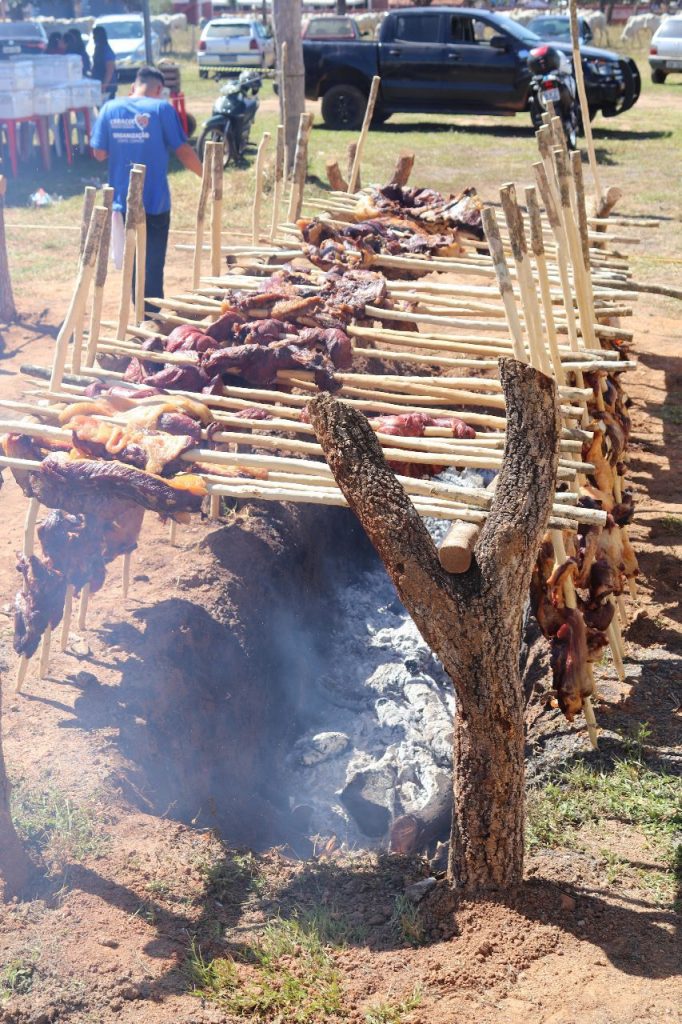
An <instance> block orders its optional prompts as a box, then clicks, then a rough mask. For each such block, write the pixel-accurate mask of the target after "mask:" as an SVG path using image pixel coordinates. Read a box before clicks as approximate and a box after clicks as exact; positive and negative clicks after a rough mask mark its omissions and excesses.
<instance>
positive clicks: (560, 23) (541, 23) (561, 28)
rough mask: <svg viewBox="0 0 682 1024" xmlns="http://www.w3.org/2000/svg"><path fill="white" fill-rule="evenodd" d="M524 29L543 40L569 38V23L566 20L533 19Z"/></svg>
mask: <svg viewBox="0 0 682 1024" xmlns="http://www.w3.org/2000/svg"><path fill="white" fill-rule="evenodd" d="M526 28H527V29H528V30H529V31H530V32H535V34H536V36H540V37H541V38H543V39H544V38H548V39H570V38H571V23H570V21H569V19H568V18H533V20H532V21H529V22H528V24H527V26H526Z"/></svg>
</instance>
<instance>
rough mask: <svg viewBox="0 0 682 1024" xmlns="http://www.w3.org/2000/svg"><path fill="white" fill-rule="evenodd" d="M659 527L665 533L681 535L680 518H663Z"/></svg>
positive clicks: (681, 520) (681, 519) (681, 518)
mask: <svg viewBox="0 0 682 1024" xmlns="http://www.w3.org/2000/svg"><path fill="white" fill-rule="evenodd" d="M660 525H661V528H662V529H663V530H665V531H666V533H682V516H663V518H662V519H661V522H660Z"/></svg>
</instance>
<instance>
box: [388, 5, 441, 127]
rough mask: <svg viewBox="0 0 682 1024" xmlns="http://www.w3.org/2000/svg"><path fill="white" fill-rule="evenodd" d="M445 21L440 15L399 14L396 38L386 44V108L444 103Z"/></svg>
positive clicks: (400, 108) (430, 106) (420, 106)
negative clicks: (442, 34)
mask: <svg viewBox="0 0 682 1024" xmlns="http://www.w3.org/2000/svg"><path fill="white" fill-rule="evenodd" d="M443 21H444V19H443V18H442V17H441V15H440V14H439V13H437V12H435V11H434V12H429V13H427V14H416V13H412V12H411V11H405V12H404V13H402V12H401V13H400V14H398V13H396V14H395V16H394V17H393V18H392V22H393V38H392V39H391V40H387V41H386V42H382V43H381V44H380V47H379V52H380V73H381V92H382V96H383V102H384V105H385V106H386V107H389V108H390V107H391V106H395V107H396V109H398V110H410V109H414V110H428V109H430V108H435V109H438V107H439V105H440V104H441V103H442V95H441V87H442V79H443V60H444V46H443V41H442V39H441V29H442V25H443Z"/></svg>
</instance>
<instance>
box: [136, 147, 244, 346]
mask: <svg viewBox="0 0 682 1024" xmlns="http://www.w3.org/2000/svg"><path fill="white" fill-rule="evenodd" d="M210 160H211V199H212V202H211V273H212V274H214V275H216V274H219V273H220V264H221V252H220V244H221V228H222V217H223V173H224V167H223V160H224V148H223V144H222V143H220V142H214V143H213V145H212V147H211V153H210ZM119 336H120V332H119Z"/></svg>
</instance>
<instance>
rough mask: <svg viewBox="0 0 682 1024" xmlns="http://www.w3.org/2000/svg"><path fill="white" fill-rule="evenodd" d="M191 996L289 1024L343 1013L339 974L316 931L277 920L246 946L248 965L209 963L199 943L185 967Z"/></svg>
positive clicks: (256, 1017)
mask: <svg viewBox="0 0 682 1024" xmlns="http://www.w3.org/2000/svg"><path fill="white" fill-rule="evenodd" d="M185 971H186V975H187V980H188V988H189V991H190V992H192V994H194V995H197V996H200V997H202V998H204V999H210V1000H212V1001H215V1002H217V1003H219V1004H220V1006H221V1007H222V1008H223V1009H224V1010H225V1011H226V1013H232V1014H235V1015H237V1016H244V1017H251V1018H252V1019H254V1020H258V1021H260V1020H276V1021H282V1022H284V1021H286V1022H287V1024H319V1022H320V1021H324V1020H326V1019H328V1018H332V1019H333V1018H334V1016H335V1015H338V1014H340V1013H341V1012H342V996H341V986H340V981H339V975H338V972H337V970H336V968H335V967H334V963H333V961H332V959H331V957H330V955H329V953H328V951H327V949H326V948H325V946H324V944H323V943H322V941H321V939H320V936H319V935H318V933H317V931H316V930H315V929H314V928H313V927H311V926H310V925H304V924H303V923H301V922H299V921H295V920H293V921H285V920H282V919H277V920H275V921H273V922H272V923H271V924H269V925H268V926H267V928H266V929H265V932H264V934H263V938H262V939H261V940H260V942H258V943H257V944H256V945H253V946H250V947H247V948H246V950H245V953H244V962H243V963H238V962H237V961H236V960H233V959H231V958H228V957H216V958H214V959H211V960H208V959H206V957H205V956H204V955H203V952H202V950H201V948H200V947H199V945H198V944H197V942H196V941H195V940H193V941H192V943H191V945H190V949H189V954H188V958H187V961H186V964H185Z"/></svg>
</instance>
